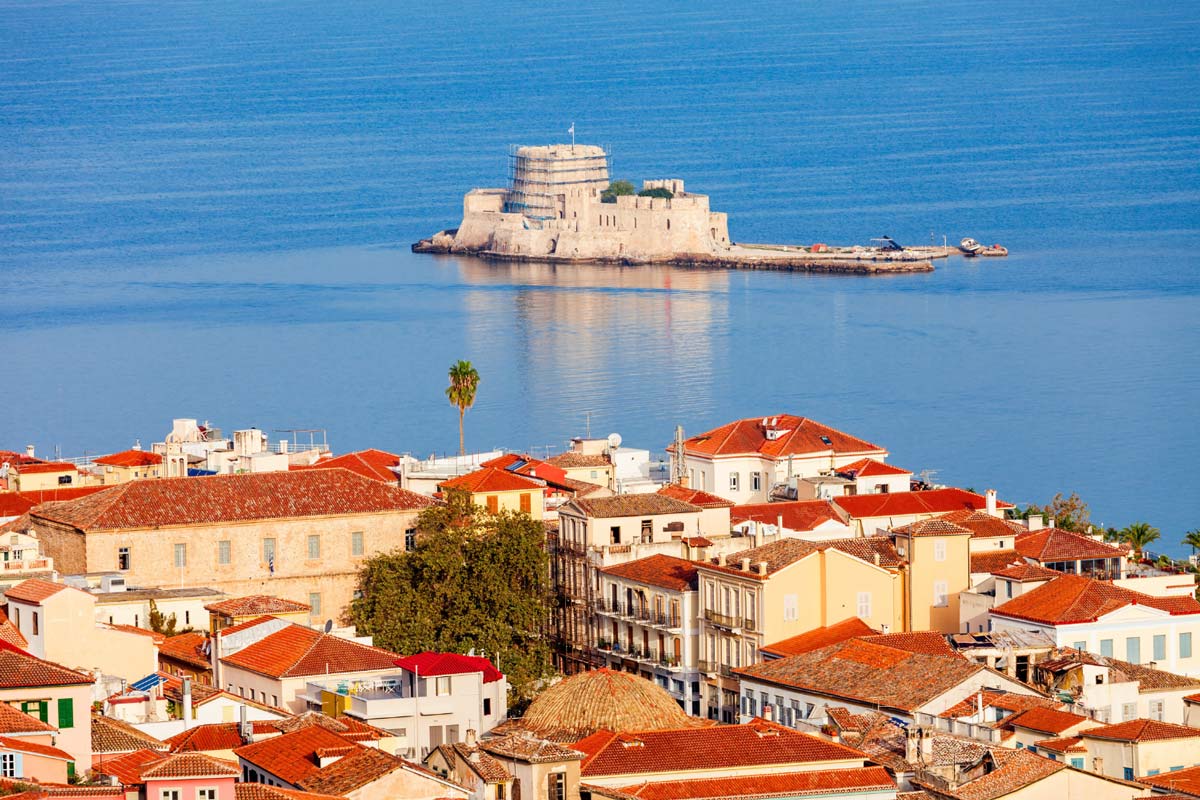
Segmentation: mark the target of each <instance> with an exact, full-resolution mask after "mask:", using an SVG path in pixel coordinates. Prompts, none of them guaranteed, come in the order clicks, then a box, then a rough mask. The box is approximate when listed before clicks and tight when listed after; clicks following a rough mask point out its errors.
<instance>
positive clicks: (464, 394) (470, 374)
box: [446, 361, 479, 456]
mask: <svg viewBox="0 0 1200 800" xmlns="http://www.w3.org/2000/svg"><path fill="white" fill-rule="evenodd" d="M478 389H479V373H478V372H477V371H476V370H475V367H474V366H473V365H472V364H471V362H470V361H456V362H455V363H453V364H451V365H450V385H449V386H447V387H446V397H447V399H449V400H450V404H451V405H453V406H455V407H456V408H458V454H459V455H460V456H461V455H466V452H467V444H466V439H465V438H464V437H463V416H464V415H465V414H466V413H467V409H468V408H470V407H471V406H473V405H475V393H476V391H478Z"/></svg>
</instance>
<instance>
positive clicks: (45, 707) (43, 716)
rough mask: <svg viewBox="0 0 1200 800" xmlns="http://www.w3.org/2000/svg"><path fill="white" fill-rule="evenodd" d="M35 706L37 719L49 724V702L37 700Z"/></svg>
mask: <svg viewBox="0 0 1200 800" xmlns="http://www.w3.org/2000/svg"><path fill="white" fill-rule="evenodd" d="M37 706H38V711H37V717H38V719H40V720H41V721H42V722H49V721H50V701H49V700H39V701H38V704H37Z"/></svg>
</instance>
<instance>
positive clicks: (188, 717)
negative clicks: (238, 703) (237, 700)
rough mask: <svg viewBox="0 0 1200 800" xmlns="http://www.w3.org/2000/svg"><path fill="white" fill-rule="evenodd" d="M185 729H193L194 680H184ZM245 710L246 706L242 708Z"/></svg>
mask: <svg viewBox="0 0 1200 800" xmlns="http://www.w3.org/2000/svg"><path fill="white" fill-rule="evenodd" d="M181 691H182V693H183V729H184V730H185V731H186V730H187V729H188V728H190V727H192V679H191V678H184V679H183V689H182V690H181ZM242 708H243V709H244V708H245V706H242Z"/></svg>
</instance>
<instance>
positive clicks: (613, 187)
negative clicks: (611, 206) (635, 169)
mask: <svg viewBox="0 0 1200 800" xmlns="http://www.w3.org/2000/svg"><path fill="white" fill-rule="evenodd" d="M633 193H634V188H633V183H632V182H631V181H613V182H612V183H610V184H609V185H608V188H607V189H605V190H604V191H603V192H601V193H600V202H601V203H615V202H617V197H619V196H622V195H627V194H633Z"/></svg>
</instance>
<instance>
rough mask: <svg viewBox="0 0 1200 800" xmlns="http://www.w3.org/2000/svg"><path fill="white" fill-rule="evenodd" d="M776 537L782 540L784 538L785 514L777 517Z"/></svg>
mask: <svg viewBox="0 0 1200 800" xmlns="http://www.w3.org/2000/svg"><path fill="white" fill-rule="evenodd" d="M775 535H776V536H778V537H779V538H780V539H782V538H783V514H779V515H777V516H776V517H775Z"/></svg>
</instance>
